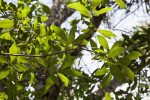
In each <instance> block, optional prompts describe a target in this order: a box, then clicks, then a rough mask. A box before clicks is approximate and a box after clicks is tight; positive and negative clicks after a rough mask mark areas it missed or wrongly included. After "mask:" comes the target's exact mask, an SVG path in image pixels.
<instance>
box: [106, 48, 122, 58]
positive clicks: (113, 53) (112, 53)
mask: <svg viewBox="0 0 150 100" xmlns="http://www.w3.org/2000/svg"><path fill="white" fill-rule="evenodd" d="M123 51H124V48H123V47H116V48H113V49H111V50H110V53H109V54H108V57H109V58H115V57H116V56H119V55H120V54H121V53H122V52H123Z"/></svg>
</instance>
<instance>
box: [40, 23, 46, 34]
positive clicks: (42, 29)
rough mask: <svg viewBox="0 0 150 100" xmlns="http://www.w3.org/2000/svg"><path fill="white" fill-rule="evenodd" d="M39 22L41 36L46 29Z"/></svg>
mask: <svg viewBox="0 0 150 100" xmlns="http://www.w3.org/2000/svg"><path fill="white" fill-rule="evenodd" d="M39 24H40V37H43V36H45V35H46V30H45V27H44V26H43V25H42V24H41V23H39Z"/></svg>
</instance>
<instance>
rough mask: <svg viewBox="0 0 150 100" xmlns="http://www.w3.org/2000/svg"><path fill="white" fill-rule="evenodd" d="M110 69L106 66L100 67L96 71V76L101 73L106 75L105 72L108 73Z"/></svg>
mask: <svg viewBox="0 0 150 100" xmlns="http://www.w3.org/2000/svg"><path fill="white" fill-rule="evenodd" d="M108 71H109V69H105V67H103V68H102V69H99V70H97V71H96V72H95V76H100V75H104V74H105V73H107V72H108Z"/></svg>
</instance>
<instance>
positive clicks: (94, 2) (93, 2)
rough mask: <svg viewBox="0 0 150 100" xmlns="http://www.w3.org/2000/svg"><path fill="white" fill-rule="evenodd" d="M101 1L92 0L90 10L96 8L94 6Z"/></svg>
mask: <svg viewBox="0 0 150 100" xmlns="http://www.w3.org/2000/svg"><path fill="white" fill-rule="evenodd" d="M101 2H102V0H93V1H92V5H91V8H92V11H93V10H95V9H96V7H97V6H98V5H99V4H100V3H101Z"/></svg>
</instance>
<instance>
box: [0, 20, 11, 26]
mask: <svg viewBox="0 0 150 100" xmlns="http://www.w3.org/2000/svg"><path fill="white" fill-rule="evenodd" d="M13 26H14V22H13V20H9V19H3V20H1V21H0V28H12V27H13Z"/></svg>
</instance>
